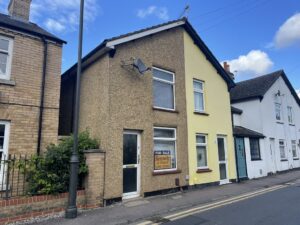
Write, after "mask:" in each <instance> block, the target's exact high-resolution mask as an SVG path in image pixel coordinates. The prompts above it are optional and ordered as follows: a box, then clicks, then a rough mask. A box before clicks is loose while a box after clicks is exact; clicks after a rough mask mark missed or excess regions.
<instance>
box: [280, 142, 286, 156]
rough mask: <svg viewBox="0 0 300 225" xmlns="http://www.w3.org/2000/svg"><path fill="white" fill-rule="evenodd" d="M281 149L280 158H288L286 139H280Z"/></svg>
mask: <svg viewBox="0 0 300 225" xmlns="http://www.w3.org/2000/svg"><path fill="white" fill-rule="evenodd" d="M279 151H280V158H281V159H286V153H285V143H284V140H279Z"/></svg>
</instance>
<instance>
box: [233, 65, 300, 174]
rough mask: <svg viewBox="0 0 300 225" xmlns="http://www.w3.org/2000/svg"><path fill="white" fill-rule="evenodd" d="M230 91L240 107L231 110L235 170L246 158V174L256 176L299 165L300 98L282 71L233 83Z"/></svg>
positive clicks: (234, 102) (234, 101)
mask: <svg viewBox="0 0 300 225" xmlns="http://www.w3.org/2000/svg"><path fill="white" fill-rule="evenodd" d="M230 94H231V104H232V106H233V107H234V108H237V109H239V110H233V111H235V112H233V118H234V119H233V121H234V126H235V127H234V135H235V142H236V148H237V150H236V151H237V158H238V160H237V167H238V170H239V169H240V170H241V171H244V169H243V167H245V166H244V164H245V161H246V168H247V172H248V175H247V177H248V178H256V177H261V176H266V175H268V174H272V173H276V172H279V171H285V170H289V169H293V168H298V167H300V162H299V147H300V99H299V98H298V96H297V94H296V92H295V90H294V89H293V87H292V85H291V83H290V82H289V80H288V78H287V76H286V74H285V73H284V71H283V70H279V71H276V72H273V73H270V74H267V75H264V76H260V77H257V78H254V79H250V80H246V81H242V82H239V83H236V86H235V87H234V88H233V89H231V93H230ZM238 111H239V113H238ZM243 151H244V152H245V153H246V154H245V155H244V156H243V155H242V154H241V152H243ZM243 173H244V172H241V174H239V175H240V176H241V177H242V178H243V177H245V174H243Z"/></svg>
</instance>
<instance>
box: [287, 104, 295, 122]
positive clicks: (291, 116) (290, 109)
mask: <svg viewBox="0 0 300 225" xmlns="http://www.w3.org/2000/svg"><path fill="white" fill-rule="evenodd" d="M287 113H288V121H289V124H294V115H293V108H292V107H291V106H288V107H287Z"/></svg>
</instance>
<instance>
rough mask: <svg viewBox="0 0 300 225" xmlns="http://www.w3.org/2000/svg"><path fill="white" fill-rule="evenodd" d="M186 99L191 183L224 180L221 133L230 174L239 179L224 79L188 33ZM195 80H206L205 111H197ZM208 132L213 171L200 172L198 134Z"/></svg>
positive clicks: (185, 52)
mask: <svg viewBox="0 0 300 225" xmlns="http://www.w3.org/2000/svg"><path fill="white" fill-rule="evenodd" d="M184 55H185V76H186V78H185V79H186V80H185V81H186V102H187V124H188V154H189V183H190V185H194V184H204V183H211V182H216V181H219V180H220V173H219V157H218V145H217V135H226V140H227V141H226V142H227V143H226V147H227V158H228V175H229V176H228V177H229V179H235V178H236V167H235V154H234V144H233V143H234V142H233V135H232V124H231V111H230V98H229V92H228V87H227V84H226V82H225V81H224V79H223V78H222V77H221V76H220V75H219V74H218V73H217V71H216V69H215V68H214V67H213V66H212V64H211V63H210V62H209V61H208V60H207V59H206V57H205V55H204V54H203V53H202V52H201V51H200V49H199V48H198V47H197V46H196V45H195V44H194V42H193V40H192V39H191V37H190V36H189V34H188V33H186V32H185V33H184ZM193 79H199V80H202V81H204V102H205V112H206V113H208V114H209V115H208V116H205V115H197V114H194V94H193ZM197 133H203V134H207V144H208V145H207V158H208V168H209V169H210V170H212V171H211V172H204V173H197V172H196V171H197V153H196V134H197Z"/></svg>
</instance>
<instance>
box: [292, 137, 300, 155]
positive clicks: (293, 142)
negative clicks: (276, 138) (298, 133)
mask: <svg viewBox="0 0 300 225" xmlns="http://www.w3.org/2000/svg"><path fill="white" fill-rule="evenodd" d="M291 146H292V155H293V159H298V158H299V155H298V148H297V141H296V140H291ZM293 147H295V152H296V156H294V153H293Z"/></svg>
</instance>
